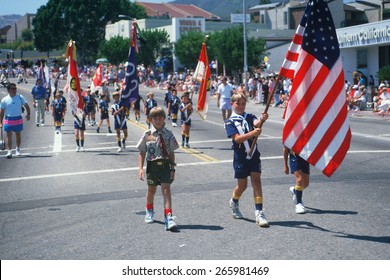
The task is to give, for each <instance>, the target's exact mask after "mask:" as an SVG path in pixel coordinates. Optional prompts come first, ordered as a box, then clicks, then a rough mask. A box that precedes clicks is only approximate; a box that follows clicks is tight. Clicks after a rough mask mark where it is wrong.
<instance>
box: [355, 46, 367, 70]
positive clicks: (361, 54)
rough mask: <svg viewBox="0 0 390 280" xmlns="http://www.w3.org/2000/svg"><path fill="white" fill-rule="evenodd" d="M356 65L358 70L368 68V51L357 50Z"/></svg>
mask: <svg viewBox="0 0 390 280" xmlns="http://www.w3.org/2000/svg"><path fill="white" fill-rule="evenodd" d="M356 56H357V57H356V64H357V68H358V69H365V68H367V49H359V50H356Z"/></svg>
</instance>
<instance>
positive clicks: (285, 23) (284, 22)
mask: <svg viewBox="0 0 390 280" xmlns="http://www.w3.org/2000/svg"><path fill="white" fill-rule="evenodd" d="M283 24H284V25H287V12H283Z"/></svg>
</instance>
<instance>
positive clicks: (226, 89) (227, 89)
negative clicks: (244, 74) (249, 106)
mask: <svg viewBox="0 0 390 280" xmlns="http://www.w3.org/2000/svg"><path fill="white" fill-rule="evenodd" d="M232 94H233V87H232V86H231V85H230V84H228V82H227V78H226V77H223V78H222V83H221V84H220V85H219V86H218V90H217V107H219V109H221V110H222V119H223V121H224V122H225V121H226V120H227V119H228V118H230V115H231V114H232V106H231V104H230V98H231V96H232Z"/></svg>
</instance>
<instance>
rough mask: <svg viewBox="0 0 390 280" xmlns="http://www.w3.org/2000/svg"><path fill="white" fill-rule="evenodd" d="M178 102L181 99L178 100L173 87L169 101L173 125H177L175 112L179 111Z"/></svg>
mask: <svg viewBox="0 0 390 280" xmlns="http://www.w3.org/2000/svg"><path fill="white" fill-rule="evenodd" d="M180 103H181V101H180V98H179V97H178V96H177V91H176V89H173V90H172V96H171V100H170V103H169V112H170V114H171V119H172V126H173V127H176V126H177V114H178V113H179V107H180Z"/></svg>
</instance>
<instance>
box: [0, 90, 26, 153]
mask: <svg viewBox="0 0 390 280" xmlns="http://www.w3.org/2000/svg"><path fill="white" fill-rule="evenodd" d="M7 90H8V95H7V96H6V97H4V98H3V99H2V100H1V103H0V128H1V129H3V126H4V131H5V132H6V133H7V147H8V153H7V158H9V159H10V158H12V132H14V133H15V136H16V156H20V155H21V152H20V144H21V141H22V138H21V132H22V130H23V118H22V111H23V110H22V107H24V108H26V111H27V116H26V119H27V120H28V121H29V120H30V107H29V106H28V104H27V102H26V100H25V99H24V97H23V96H22V95H19V94H16V90H17V88H16V84H15V83H9V84H8V85H7Z"/></svg>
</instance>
